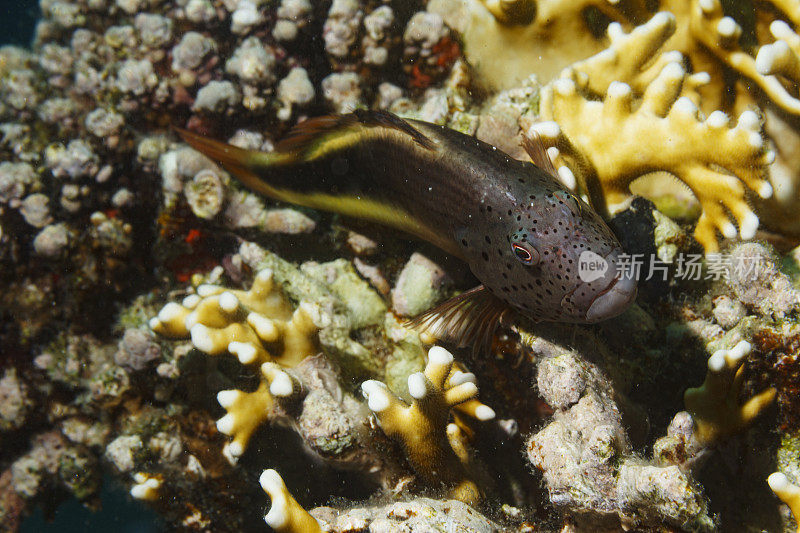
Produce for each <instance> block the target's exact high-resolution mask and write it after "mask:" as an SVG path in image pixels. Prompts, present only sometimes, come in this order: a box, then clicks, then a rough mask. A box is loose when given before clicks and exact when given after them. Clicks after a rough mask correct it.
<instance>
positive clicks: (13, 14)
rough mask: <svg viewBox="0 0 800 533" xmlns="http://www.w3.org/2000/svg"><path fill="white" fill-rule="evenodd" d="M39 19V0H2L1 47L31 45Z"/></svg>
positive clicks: (0, 12)
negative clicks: (6, 45) (5, 45)
mask: <svg viewBox="0 0 800 533" xmlns="http://www.w3.org/2000/svg"><path fill="white" fill-rule="evenodd" d="M38 18H39V1H38V0H0V46H2V45H4V44H16V45H20V46H28V45H30V44H31V39H33V28H34V26H35V25H36V19H38Z"/></svg>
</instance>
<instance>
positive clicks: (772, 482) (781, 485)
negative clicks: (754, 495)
mask: <svg viewBox="0 0 800 533" xmlns="http://www.w3.org/2000/svg"><path fill="white" fill-rule="evenodd" d="M767 483H768V484H769V488H771V489H772V492H774V493H776V494H778V493H780V492H786V491H787V490H789V489H791V487H792V483H791V482H790V481H789V478H788V477H786V474H784V473H783V472H773V473H771V474H770V475H769V477H768V478H767Z"/></svg>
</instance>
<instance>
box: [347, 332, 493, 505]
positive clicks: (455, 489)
mask: <svg viewBox="0 0 800 533" xmlns="http://www.w3.org/2000/svg"><path fill="white" fill-rule="evenodd" d="M361 390H362V392H363V393H364V396H365V397H366V399H367V402H368V405H369V408H370V409H371V410H372V411H373V412H374V413H375V414H376V415H377V417H378V421H379V423H380V425H381V428H382V429H383V431H384V432H385V433H386V434H387V435H388V436H389V437H391V438H393V439H396V440H399V441H400V442H401V443H402V444H403V448H404V450H405V452H406V455H407V456H408V460H409V461H410V462H411V464H412V465H413V467H414V469H415V470H416V471H417V472H418V473H419V474H420V476H422V477H423V478H425V479H426V481H427V482H428V483H430V484H441V485H443V486H445V487H448V489H449V494H450V496H451V497H453V498H455V499H458V500H461V501H464V502H467V503H473V502H477V501H479V500H480V499H481V493H480V489H479V488H478V486H477V484H476V483H475V481H473V480H472V479H471V478H472V477H473V476H472V475H471V474H470V473H469V471H468V469H469V467H470V462H471V460H470V456H469V450H468V446H467V436H466V434H465V432H464V430H463V429H462V428H461V427H459V425H458V424H457V423H451V424H448V420H449V418H450V411H451V409H455V410H457V412H458V413H460V414H463V415H467V416H471V417H474V418H476V419H478V420H483V421H485V420H490V419H492V418H494V416H495V413H494V411H493V410H492V409H491V408H490V407H489V406H487V405H484V404H482V403H480V402H478V401H477V400H476V396H477V394H478V387H477V385H476V384H475V382H474V376H470V375H469V374H466V373H464V372H462V371H460V370H457V369H455V368H454V366H453V354H451V353H450V352H448V351H447V350H445V349H444V348H441V347H438V346H434V347H433V348H431V349H430V351H429V352H428V363H427V364H426V365H425V370H424V371H423V372H417V373H416V374H411V375H410V376H409V377H408V393H409V394H410V395H411V397H412V398H414V401H413V402H412V403H411V405H407V404H406V403H405V402H403V400H401V399H400V398H398V397H396V396H395V395H393V394H392V393H391V392H390V391H389V390H388V389H387V387H386V385H384V384H383V383H381V382H379V381H365V382H364V383H362V384H361Z"/></svg>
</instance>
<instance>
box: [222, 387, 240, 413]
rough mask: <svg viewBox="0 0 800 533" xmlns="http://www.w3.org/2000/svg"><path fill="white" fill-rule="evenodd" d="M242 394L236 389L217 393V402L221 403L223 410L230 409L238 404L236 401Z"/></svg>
mask: <svg viewBox="0 0 800 533" xmlns="http://www.w3.org/2000/svg"><path fill="white" fill-rule="evenodd" d="M241 394H242V392H241V391H238V390H235V389H231V390H221V391H219V392H218V393H217V402H219V404H220V406H222V407H223V408H225V409H228V408H229V407H231V406H232V405H233V404H234V403H236V400H238V399H239V397H240V396H241Z"/></svg>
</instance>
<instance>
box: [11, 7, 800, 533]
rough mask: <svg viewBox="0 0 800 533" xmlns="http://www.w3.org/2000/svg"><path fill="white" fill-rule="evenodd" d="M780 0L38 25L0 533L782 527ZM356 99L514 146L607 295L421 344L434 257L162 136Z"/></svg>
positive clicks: (135, 18)
mask: <svg viewBox="0 0 800 533" xmlns="http://www.w3.org/2000/svg"><path fill="white" fill-rule="evenodd" d="M796 4H797V2H794V1H780V2H779V1H777V0H775V1H760V2H753V3H751V2H739V1H736V2H721V1H717V0H687V1H674V0H659V1H655V2H641V1H639V0H621V1H619V2H613V1H607V0H573V1H569V2H567V1H554V0H539V1H532V0H502V1H497V0H485V1H484V0H428V1H423V0H413V1H409V2H400V1H392V0H326V1H324V2H312V1H309V0H281V1H279V2H278V1H276V2H265V1H260V0H219V1H213V2H212V1H208V0H163V1H161V0H158V1H144V0H115V1H113V2H111V1H103V0H42V1H41V13H42V18H41V20H40V21H39V24H38V27H37V31H36V35H35V37H34V39H33V41H32V45H31V47H30V49H22V48H17V47H2V48H0V264H2V268H0V279H2V282H3V288H4V290H3V291H2V297H0V317H2V320H0V343H1V344H2V346H3V358H2V363H0V523H2V526H0V529H3V530H6V529H7V530H10V531H15V530H18V529H20V528H25V527H26V524H25V521H26V520H27V519H28V516H29V515H31V514H32V513H34V512H36V510H37V509H41V510H42V512H43V514H44V516H45V517H47V518H50V517H55V518H56V520H58V519H60V511H61V508H60V507H59V506H60V504H61V503H62V502H64V501H65V500H75V501H77V502H79V503H80V504H82V505H84V506H86V507H87V508H90V509H96V508H98V507H99V506H100V505H103V504H105V503H106V502H105V501H104V500H105V498H106V491H105V490H101V487H102V486H103V485H106V484H108V485H111V484H114V483H121V484H122V485H123V486H125V487H126V488H127V489H128V491H129V494H130V496H129V498H128V504H129V505H132V506H136V507H135V509H136V510H137V511H138V509H140V508H141V507H142V506H147V507H148V508H150V509H152V510H153V511H154V512H155V513H156V514H158V515H159V516H160V517H161V520H162V521H163V524H164V527H165V528H167V529H171V530H172V529H175V530H185V531H220V532H225V531H257V530H266V529H267V527H272V528H273V530H277V531H333V532H345V531H361V530H364V531H366V530H369V531H375V532H377V531H431V530H437V531H438V530H450V529H457V530H464V531H487V532H488V531H532V530H536V531H543V532H551V531H552V532H555V531H619V530H620V529H625V530H643V531H648V530H663V529H669V530H670V531H713V530H718V531H742V530H752V531H756V530H758V531H782V530H792V529H793V528H794V527H796V526H795V523H794V521H793V519H792V517H791V516H790V513H789V510H788V509H787V507H786V505H782V504H781V501H784V502H786V504H787V505H788V506H789V507H790V508H791V511H792V512H793V513H794V515H795V518H796V517H797V515H798V510H797V509H796V507H797V505H796V500H797V497H796V492H797V491H796V485H797V480H798V479H800V469H798V466H797V465H798V464H800V444H798V443H800V403H799V402H798V401H797V398H798V393H799V392H800V361H799V360H798V353H799V352H800V325H799V324H798V317H799V316H800V289H799V288H800V268H798V259H797V258H798V257H800V253H798V248H797V241H796V238H797V236H798V235H800V218H798V217H797V208H796V207H797V205H800V200H798V198H800V196H799V195H798V194H797V191H798V190H800V189H798V186H797V184H798V182H797V175H800V174H798V173H797V169H798V168H800V158H799V156H798V154H800V134H798V123H797V116H796V115H797V114H798V109H800V108H799V107H798V100H800V96H799V95H800V93H798V82H800V69H798V57H800V55H799V54H800V39H798V35H799V34H800V32H799V31H798V24H800V19H798V16H797V13H798V9H797V5H796ZM365 108H369V109H384V110H388V111H391V112H393V113H395V114H398V115H400V116H402V117H406V118H414V119H420V120H426V121H429V122H433V123H436V124H440V125H442V126H446V127H450V128H453V129H456V130H458V131H460V132H463V133H466V134H469V135H473V136H475V137H476V138H478V139H480V140H483V141H485V142H488V143H490V144H492V145H493V146H495V147H497V149H498V150H502V151H504V152H506V153H508V154H509V155H510V156H512V157H515V158H518V159H525V158H526V157H527V155H526V152H525V150H524V148H523V147H522V146H521V144H520V143H521V141H522V140H523V138H524V137H526V136H533V135H532V134H533V133H535V134H536V135H538V137H539V138H540V139H541V140H542V141H544V142H545V143H546V144H547V146H548V155H549V156H550V157H551V159H552V160H553V162H554V164H555V167H556V168H557V173H558V177H559V178H560V179H561V181H562V182H563V183H564V185H565V186H566V187H569V188H573V189H575V190H576V191H577V192H578V193H580V194H583V195H584V196H585V197H586V198H587V199H589V200H590V201H591V203H592V205H593V206H594V207H595V208H596V209H598V210H600V211H603V212H604V215H607V216H608V218H609V223H610V226H611V227H612V228H613V230H614V232H615V233H616V234H617V236H618V237H619V238H620V241H621V242H622V243H623V244H624V247H625V251H626V254H627V255H628V256H629V258H630V260H631V264H632V266H635V265H634V263H635V262H636V261H638V260H641V261H640V264H639V267H641V269H640V271H639V272H638V274H639V297H638V299H637V301H636V302H635V303H634V304H633V305H632V306H631V307H630V308H629V310H628V311H626V312H625V313H624V314H623V315H621V316H619V317H616V318H614V319H611V320H609V321H606V322H603V323H600V324H597V325H592V326H566V325H563V324H555V323H541V324H537V323H529V322H528V320H527V319H525V318H524V317H513V319H510V320H509V321H508V322H507V323H505V322H504V323H503V324H502V325H501V327H500V328H499V329H498V332H497V334H496V335H495V337H494V339H492V342H491V343H490V346H489V347H488V348H487V349H486V350H485V353H478V354H474V353H473V352H472V351H471V350H470V349H469V348H466V349H463V350H460V349H452V351H449V350H450V349H451V348H453V347H451V346H447V345H443V346H435V347H431V345H430V343H428V342H427V341H430V340H431V339H430V338H428V336H426V335H422V337H420V335H419V333H418V332H416V331H414V330H412V329H409V328H408V327H407V326H406V320H407V319H408V318H411V317H413V316H415V315H417V314H419V313H421V312H424V311H426V310H428V309H430V308H431V307H433V306H435V305H437V304H438V303H440V302H442V301H443V300H445V299H446V298H449V297H451V296H454V295H455V294H458V293H460V292H462V291H464V290H467V289H469V288H471V287H474V285H475V280H474V278H473V277H472V276H471V274H470V273H469V272H468V270H467V268H465V267H464V265H461V264H460V263H459V262H458V261H457V260H455V259H454V258H450V257H447V256H446V255H444V254H443V253H441V252H440V251H438V250H435V249H434V248H432V247H431V246H428V245H427V244H425V243H420V242H417V241H412V240H408V239H406V238H405V236H403V235H399V234H396V233H395V232H391V231H385V230H382V229H381V228H376V227H372V226H370V225H368V224H367V225H365V224H359V223H357V222H354V221H352V220H349V219H346V218H344V217H340V216H338V215H332V214H326V213H321V212H315V211H313V210H310V209H305V208H300V207H296V206H291V205H286V204H282V203H278V202H274V201H271V200H268V199H265V198H262V197H259V196H257V195H255V194H253V193H251V192H249V191H247V190H245V189H244V188H243V187H242V186H241V185H240V184H239V183H238V182H237V181H236V180H235V179H233V178H232V177H231V176H230V175H228V174H227V173H226V172H225V171H223V170H222V169H221V168H219V167H218V166H217V165H216V164H215V163H214V162H213V161H211V160H209V159H208V158H206V157H204V156H202V155H201V154H199V153H198V152H196V151H194V150H192V149H191V148H189V147H187V146H186V145H184V144H182V143H181V142H180V141H178V140H177V136H176V135H175V134H174V132H173V131H172V130H171V128H170V126H172V125H175V126H179V127H181V128H188V129H191V130H192V131H195V132H197V133H199V134H203V135H207V136H209V137H213V138H215V139H220V140H226V141H228V142H230V143H231V144H233V145H235V146H238V147H241V148H245V149H249V150H261V151H264V152H270V151H272V150H274V147H275V146H276V145H277V144H278V143H279V142H280V141H282V140H283V139H284V138H285V137H286V135H287V133H288V132H289V130H290V129H291V128H292V127H293V126H295V125H296V124H297V123H299V122H301V121H303V120H305V119H307V118H309V117H314V116H319V115H322V114H325V113H331V112H345V111H348V110H352V109H365ZM773 160H774V162H773ZM372 178H373V180H374V182H375V184H377V185H379V184H380V176H378V175H376V176H374V177H372ZM640 178H641V179H640ZM301 185H302V184H298V186H301ZM771 193H772V195H771V196H770V194H771ZM639 194H643V195H645V196H647V197H649V198H651V199H652V200H653V201H654V202H655V203H651V202H649V201H647V200H644V199H642V198H635V197H634V196H635V195H639ZM465 201H471V199H469V198H465ZM764 230H766V231H764ZM737 238H740V239H742V240H751V239H757V240H758V241H754V242H744V243H742V242H732V241H734V240H735V239H737ZM702 252H706V254H705V255H704V254H703V253H702ZM426 354H428V356H427V358H426ZM467 368H469V370H470V371H467ZM704 380H705V381H704ZM478 389H480V400H479V399H478ZM684 398H685V402H684ZM484 402H485V403H484ZM489 405H491V406H492V407H491V408H489V407H488V406H489ZM521 452H522V453H521ZM776 471H777V473H774V474H773V472H776ZM277 472H280V473H281V475H280V476H279V475H278V474H277ZM260 474H261V485H262V487H261V488H260V487H259V484H258V483H257V480H258V479H259V475H260ZM770 474H772V475H770ZM768 476H769V480H770V481H769V483H764V480H765V479H767V478H768ZM730 479H737V480H741V483H735V484H732V483H730ZM312 480H313V481H312ZM770 487H771V488H772V489H773V490H774V493H773V492H771V491H770V490H769V489H770ZM262 488H263V491H262V490H261V489H262ZM264 491H266V492H267V493H268V495H269V497H270V499H271V502H272V503H271V508H270V511H269V512H268V513H267V517H266V519H267V524H269V526H265V524H264V520H263V518H264V516H263V515H264V509H265V507H266V502H265V498H264ZM776 496H777V497H776ZM305 509H307V510H308V511H305ZM489 517H491V518H489Z"/></svg>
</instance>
